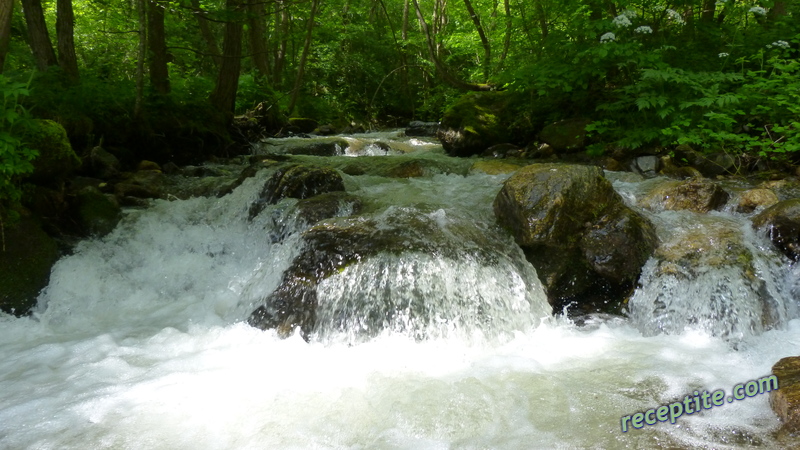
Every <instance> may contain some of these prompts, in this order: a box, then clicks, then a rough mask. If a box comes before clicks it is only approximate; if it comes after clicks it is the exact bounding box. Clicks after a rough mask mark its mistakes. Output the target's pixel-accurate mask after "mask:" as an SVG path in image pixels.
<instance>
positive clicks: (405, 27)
mask: <svg viewBox="0 0 800 450" xmlns="http://www.w3.org/2000/svg"><path fill="white" fill-rule="evenodd" d="M400 35H401V37H402V38H403V40H404V41H407V40H408V0H404V1H403V31H402V32H401V34H400Z"/></svg>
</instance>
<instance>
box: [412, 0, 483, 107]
mask: <svg viewBox="0 0 800 450" xmlns="http://www.w3.org/2000/svg"><path fill="white" fill-rule="evenodd" d="M412 2H413V3H414V10H416V12H417V20H419V26H420V28H421V29H422V34H424V35H425V41H426V42H427V45H428V53H429V55H430V58H431V61H432V62H433V64H434V66H436V72H437V73H438V74H439V76H440V77H441V78H442V80H444V81H445V82H446V83H447V84H449V85H451V86H453V87H455V88H457V89H463V90H467V91H490V90H492V87H491V86H489V85H486V84H473V83H467V82H465V81H462V80H460V79H458V78H456V77H455V76H453V75H452V74H451V73H450V71H449V70H447V67H445V65H444V64H443V63H442V62H441V61H440V60H439V57H438V56H436V44H435V43H434V41H433V36H432V35H431V32H430V28H428V24H427V23H426V22H425V18H424V17H423V16H422V10H420V8H419V3H418V2H417V0H412Z"/></svg>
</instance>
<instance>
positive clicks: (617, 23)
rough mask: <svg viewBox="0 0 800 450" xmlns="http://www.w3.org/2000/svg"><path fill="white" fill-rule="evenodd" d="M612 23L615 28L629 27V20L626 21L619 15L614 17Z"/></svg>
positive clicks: (624, 17)
mask: <svg viewBox="0 0 800 450" xmlns="http://www.w3.org/2000/svg"><path fill="white" fill-rule="evenodd" d="M613 23H614V25H615V26H616V27H617V28H627V27H629V26H631V19H628V16H626V15H625V14H620V15H618V16H617V17H614V20H613Z"/></svg>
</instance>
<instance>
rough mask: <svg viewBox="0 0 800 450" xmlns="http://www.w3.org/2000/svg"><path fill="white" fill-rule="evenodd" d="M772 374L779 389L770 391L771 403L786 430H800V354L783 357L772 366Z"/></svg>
mask: <svg viewBox="0 0 800 450" xmlns="http://www.w3.org/2000/svg"><path fill="white" fill-rule="evenodd" d="M772 374H773V375H775V376H776V377H777V378H778V389H777V390H771V391H769V404H770V406H772V410H773V411H775V414H777V415H778V417H779V418H780V419H781V422H783V429H784V430H785V431H788V432H797V431H800V356H789V357H786V358H782V359H781V360H780V361H778V362H777V363H775V365H774V366H772ZM770 387H771V386H770Z"/></svg>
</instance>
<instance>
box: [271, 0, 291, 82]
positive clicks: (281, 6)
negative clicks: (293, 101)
mask: <svg viewBox="0 0 800 450" xmlns="http://www.w3.org/2000/svg"><path fill="white" fill-rule="evenodd" d="M288 7H289V6H288V5H287V2H286V1H284V0H278V1H277V2H275V8H276V12H277V13H278V14H279V16H280V18H281V20H280V23H278V21H275V28H276V33H275V34H276V35H277V36H278V39H279V43H278V48H277V50H278V51H277V53H276V54H275V69H274V70H273V71H272V83H273V84H274V85H275V87H276V88H279V87H280V85H281V83H282V82H283V66H284V64H285V62H286V47H287V42H288V39H289V11H288V10H287V8H288Z"/></svg>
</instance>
